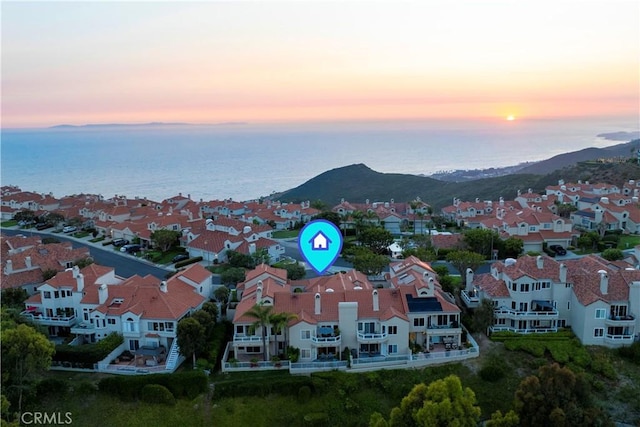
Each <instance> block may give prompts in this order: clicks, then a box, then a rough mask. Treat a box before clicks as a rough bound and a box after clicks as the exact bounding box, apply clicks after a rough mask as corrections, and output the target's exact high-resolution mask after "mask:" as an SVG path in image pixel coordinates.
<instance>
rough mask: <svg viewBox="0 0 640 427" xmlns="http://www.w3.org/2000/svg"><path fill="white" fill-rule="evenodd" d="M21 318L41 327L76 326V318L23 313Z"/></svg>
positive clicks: (73, 316) (72, 316)
mask: <svg viewBox="0 0 640 427" xmlns="http://www.w3.org/2000/svg"><path fill="white" fill-rule="evenodd" d="M20 314H21V315H22V316H23V317H25V318H27V319H30V320H32V321H34V322H36V323H39V324H41V325H51V326H73V325H75V324H76V316H75V315H71V316H44V315H42V314H34V313H30V312H26V311H23V312H22V313H20Z"/></svg>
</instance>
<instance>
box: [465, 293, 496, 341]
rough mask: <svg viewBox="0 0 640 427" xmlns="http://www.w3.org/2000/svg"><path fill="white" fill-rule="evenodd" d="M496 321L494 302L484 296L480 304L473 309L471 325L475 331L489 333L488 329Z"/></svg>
mask: <svg viewBox="0 0 640 427" xmlns="http://www.w3.org/2000/svg"><path fill="white" fill-rule="evenodd" d="M494 321H495V311H494V307H493V302H492V301H491V300H490V299H487V298H483V299H482V301H480V305H479V306H478V308H476V309H475V310H474V311H473V317H472V318H471V326H472V328H473V330H474V331H478V332H483V333H485V334H486V333H487V330H488V329H489V328H490V327H491V326H493V323H494Z"/></svg>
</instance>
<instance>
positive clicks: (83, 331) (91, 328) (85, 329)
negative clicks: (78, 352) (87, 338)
mask: <svg viewBox="0 0 640 427" xmlns="http://www.w3.org/2000/svg"><path fill="white" fill-rule="evenodd" d="M95 331H96V327H95V325H94V324H93V323H89V322H82V323H80V324H78V325H75V326H73V327H72V328H71V333H72V334H77V335H91V334H93V333H94V332H95Z"/></svg>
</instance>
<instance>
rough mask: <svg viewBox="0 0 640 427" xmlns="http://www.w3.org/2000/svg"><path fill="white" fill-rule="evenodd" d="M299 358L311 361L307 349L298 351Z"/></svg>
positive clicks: (309, 350)
mask: <svg viewBox="0 0 640 427" xmlns="http://www.w3.org/2000/svg"><path fill="white" fill-rule="evenodd" d="M300 357H301V358H303V359H311V349H309V348H301V349H300Z"/></svg>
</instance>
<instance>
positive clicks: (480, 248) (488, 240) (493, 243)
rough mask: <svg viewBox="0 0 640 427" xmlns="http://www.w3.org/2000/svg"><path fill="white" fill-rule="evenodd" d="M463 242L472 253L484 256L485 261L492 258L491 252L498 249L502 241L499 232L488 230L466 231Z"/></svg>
mask: <svg viewBox="0 0 640 427" xmlns="http://www.w3.org/2000/svg"><path fill="white" fill-rule="evenodd" d="M462 240H463V241H464V243H465V244H466V245H467V247H468V248H469V250H470V251H472V252H476V253H479V254H481V255H483V256H484V258H485V259H488V258H491V250H492V249H497V247H498V245H499V242H500V241H501V240H500V235H499V234H498V232H497V231H495V230H489V229H486V228H473V229H471V230H466V231H465V232H464V235H463V237H462Z"/></svg>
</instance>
